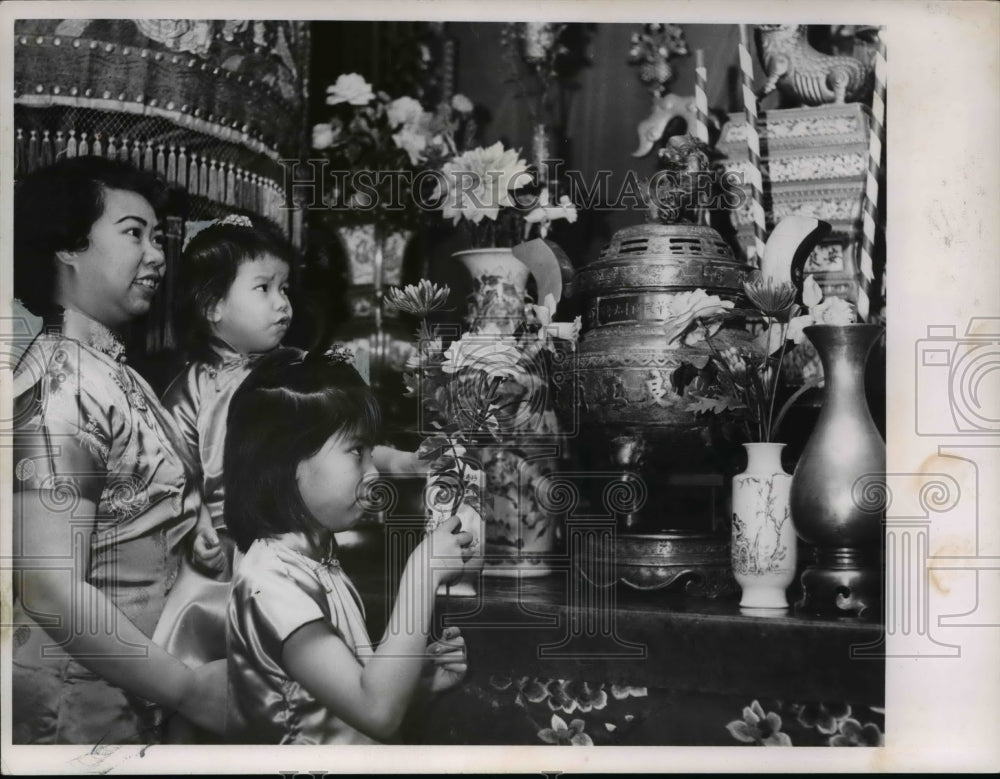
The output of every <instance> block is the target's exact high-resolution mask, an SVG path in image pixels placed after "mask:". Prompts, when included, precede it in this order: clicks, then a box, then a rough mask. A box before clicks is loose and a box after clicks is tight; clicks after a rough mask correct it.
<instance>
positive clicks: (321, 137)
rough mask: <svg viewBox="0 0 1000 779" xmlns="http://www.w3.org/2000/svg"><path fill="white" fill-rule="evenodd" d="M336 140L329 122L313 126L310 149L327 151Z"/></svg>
mask: <svg viewBox="0 0 1000 779" xmlns="http://www.w3.org/2000/svg"><path fill="white" fill-rule="evenodd" d="M336 139H337V135H336V133H334V131H333V125H331V124H330V123H329V122H322V123H320V124H314V125H313V129H312V147H313V148H314V149H317V150H322V149H328V148H330V146H332V145H333V142H334V141H335V140H336Z"/></svg>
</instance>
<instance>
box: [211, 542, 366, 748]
mask: <svg viewBox="0 0 1000 779" xmlns="http://www.w3.org/2000/svg"><path fill="white" fill-rule="evenodd" d="M307 548H308V547H307V544H306V542H305V540H304V539H303V538H302V537H301V536H299V535H297V534H291V533H288V534H285V535H283V536H282V537H281V539H276V538H268V539H258V540H257V541H254V543H253V544H251V546H250V548H249V549H248V550H247V553H246V556H245V557H244V558H243V560H242V561H241V563H240V566H239V568H238V569H237V571H236V575H235V577H234V579H233V594H232V597H231V598H230V601H229V624H228V632H227V636H228V638H227V642H228V647H229V716H228V718H227V721H226V740H227V741H229V742H240V743H252V744H376V743H378V742H377V741H374V740H373V739H371V738H369V737H368V736H366V735H365V734H363V733H361V732H360V731H358V730H356V729H354V728H353V727H351V726H350V725H348V724H347V723H346V722H344V721H343V720H341V719H339V718H337V717H336V716H334V714H333V713H332V712H330V711H329V710H328V709H327V708H326V707H325V706H324V705H323V704H322V703H320V702H319V701H317V700H316V699H315V698H314V697H313V696H312V695H311V694H310V693H309V692H307V691H306V690H305V689H304V688H303V687H302V686H301V685H300V684H298V682H296V681H295V680H294V679H292V678H291V677H289V676H288V674H287V673H286V672H285V670H284V668H283V667H282V664H281V651H282V647H283V646H284V642H285V640H286V639H287V638H288V637H289V636H290V635H291V634H292V633H294V632H295V631H296V630H297V629H298V628H300V627H302V626H303V625H306V624H308V623H310V622H314V621H316V620H323V621H325V622H326V623H327V624H329V625H332V626H333V628H334V630H335V631H336V632H337V634H338V635H339V636H340V638H341V639H342V640H343V641H344V643H345V644H346V645H347V647H348V648H349V649H350V650H351V651H352V652H353V653H354V656H355V658H357V660H358V662H359V663H360V664H361V665H365V664H366V663H367V661H368V659H369V658H370V657H371V656H372V654H373V652H374V650H373V648H372V645H371V640H370V639H369V638H368V631H367V629H366V628H365V620H364V613H363V606H362V603H361V598H360V596H359V595H358V592H357V590H355V588H354V585H353V584H352V583H351V581H350V579H348V577H347V576H346V574H344V572H343V571H342V570H341V568H340V564H339V563H338V562H337V560H336V558H334V557H332V556H331V557H329V558H327V559H326V560H323V561H321V562H317V561H316V560H314V559H312V558H311V557H309V556H308V555H307V554H306V549H307ZM332 672H335V669H334V670H333V671H332Z"/></svg>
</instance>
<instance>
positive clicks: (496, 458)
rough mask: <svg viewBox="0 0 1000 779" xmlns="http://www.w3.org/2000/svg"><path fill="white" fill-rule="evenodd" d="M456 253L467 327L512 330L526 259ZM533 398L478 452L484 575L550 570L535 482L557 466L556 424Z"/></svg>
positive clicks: (552, 537) (546, 524)
mask: <svg viewBox="0 0 1000 779" xmlns="http://www.w3.org/2000/svg"><path fill="white" fill-rule="evenodd" d="M454 257H455V258H456V259H457V260H458V261H459V262H461V263H462V265H463V266H464V267H465V269H466V270H467V271H468V272H469V275H470V276H471V278H472V294H471V295H470V298H469V305H468V312H467V316H466V322H467V323H468V325H469V328H470V332H473V333H477V332H492V333H497V332H499V333H502V334H504V335H512V334H513V333H514V332H515V330H517V328H518V327H519V326H520V325H522V324H523V323H524V305H525V290H526V285H527V283H528V278H529V276H530V272H529V270H528V268H527V266H525V265H524V263H522V262H521V261H520V260H518V259H517V258H516V257H515V256H514V254H513V252H512V251H511V250H510V249H507V248H494V249H470V250H467V251H463V252H457V253H456V254H455V255H454ZM543 378H544V377H543ZM538 401H539V402H538V403H526V404H525V405H526V406H527V407H530V408H531V409H532V411H531V412H529V413H528V414H527V417H526V418H524V419H522V420H520V421H519V422H518V424H517V425H516V426H515V428H516V429H514V430H511V431H508V435H507V438H508V439H509V440H506V441H505V442H504V444H503V445H501V446H489V447H483V448H481V449H480V450H479V452H478V454H479V457H480V459H481V460H482V462H483V469H484V471H485V473H486V493H485V501H484V503H485V505H484V512H485V515H486V539H485V540H486V543H485V566H484V568H483V572H484V573H485V575H487V576H505V577H513V576H516V577H535V576H545V575H548V574H549V573H551V572H552V566H551V559H552V554H553V551H554V549H555V545H556V540H557V538H556V536H557V531H558V528H557V527H556V523H555V520H554V518H553V517H552V515H551V514H549V513H548V512H546V511H545V510H544V509H543V508H542V506H541V504H540V502H539V497H538V489H539V487H540V486H541V484H542V481H543V480H544V478H545V476H546V475H547V474H548V473H551V472H552V470H554V468H555V466H556V460H555V458H554V457H553V456H552V450H553V443H554V441H555V437H556V436H558V434H559V426H558V422H557V421H556V417H555V412H554V411H553V410H552V408H551V404H549V403H548V402H547V398H546V397H541V398H538Z"/></svg>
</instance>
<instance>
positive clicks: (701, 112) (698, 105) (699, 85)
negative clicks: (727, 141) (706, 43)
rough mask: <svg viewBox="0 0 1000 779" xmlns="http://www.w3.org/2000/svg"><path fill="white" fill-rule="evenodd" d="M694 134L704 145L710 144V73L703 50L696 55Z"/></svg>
mask: <svg viewBox="0 0 1000 779" xmlns="http://www.w3.org/2000/svg"><path fill="white" fill-rule="evenodd" d="M694 61H695V65H694V134H695V137H696V138H697V139H698V140H699V141H701V142H702V143H708V90H707V87H706V84H707V83H708V71H706V70H705V54H704V52H703V51H702V50H701V49H697V50H696V51H695V53H694Z"/></svg>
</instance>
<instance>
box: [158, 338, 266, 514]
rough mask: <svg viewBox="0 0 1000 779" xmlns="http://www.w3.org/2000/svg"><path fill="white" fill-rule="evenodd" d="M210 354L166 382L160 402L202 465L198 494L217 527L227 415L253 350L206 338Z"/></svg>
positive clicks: (248, 368) (246, 370)
mask: <svg viewBox="0 0 1000 779" xmlns="http://www.w3.org/2000/svg"><path fill="white" fill-rule="evenodd" d="M209 346H210V349H211V358H210V359H208V360H199V361H195V362H192V363H191V364H189V365H188V366H187V368H185V369H184V372H183V373H181V374H180V375H179V376H178V377H177V378H176V379H174V380H173V382H171V384H170V386H169V387H167V391H166V392H165V393H164V394H163V405H164V406H166V408H167V410H168V411H169V412H170V413H171V414H172V415H173V417H174V419H175V420H176V422H177V426H178V427H179V428H180V431H181V434H182V435H183V436H184V442H185V443H186V444H187V448H188V451H189V452H190V453H191V454H192V456H193V457H195V458H196V459H197V460H198V462H199V463H200V465H201V478H202V494H203V495H204V498H205V504H206V505H207V506H208V511H209V513H210V514H211V515H212V524H213V525H214V526H215V527H216V528H222V527H224V526H225V521H224V519H223V512H222V508H223V504H224V502H225V491H224V488H223V484H222V456H223V452H224V450H225V445H226V415H227V414H228V413H229V402H230V401H231V400H232V399H233V394H234V393H235V392H236V390H237V388H238V387H239V386H240V384H242V383H243V379H245V378H246V377H247V374H248V373H250V368H251V367H252V366H253V363H254V360H255V357H256V355H254V356H250V357H248V356H247V355H245V354H241V353H240V352H238V351H236V350H235V349H233V347H231V346H230V345H229V344H227V343H226V342H225V341H222V340H221V339H213V340H212V341H211V343H210V345H209Z"/></svg>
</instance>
